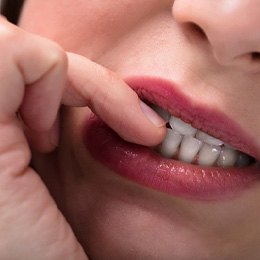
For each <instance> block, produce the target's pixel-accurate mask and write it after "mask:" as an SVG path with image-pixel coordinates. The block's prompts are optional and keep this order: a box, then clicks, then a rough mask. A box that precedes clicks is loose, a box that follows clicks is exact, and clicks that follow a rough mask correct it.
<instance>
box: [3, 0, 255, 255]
mask: <svg viewBox="0 0 260 260" xmlns="http://www.w3.org/2000/svg"><path fill="white" fill-rule="evenodd" d="M259 9H260V5H259V2H258V1H257V0H251V1H245V0H241V1H239V0H237V1H224V0H223V1H215V2H214V3H213V2H212V1H208V0H196V1H195V0H194V1H189V0H175V1H170V0H144V1H133V0H123V1H120V2H119V1H116V0H111V1H103V0H93V1H85V0H78V1H77V4H75V1H70V0H65V1H60V2H58V1H50V0H49V1H40V0H28V1H27V2H26V5H25V8H24V12H23V15H22V19H21V23H20V24H21V27H22V28H24V29H26V30H27V31H30V32H32V33H36V34H40V35H41V36H44V37H47V38H49V39H51V40H53V41H56V42H57V43H58V44H59V45H60V46H62V48H63V49H64V50H66V51H69V52H73V53H77V54H79V55H82V56H85V57H86V58H88V59H91V60H92V61H94V62H95V63H97V64H99V65H101V66H105V67H106V68H108V69H109V70H111V71H113V75H116V76H113V77H112V79H109V78H108V81H109V82H111V84H107V85H106V86H103V87H102V88H99V89H109V90H110V89H111V90H113V89H114V85H116V84H118V81H120V80H119V79H124V78H126V77H129V76H133V75H150V76H151V75H152V76H159V77H163V78H166V79H169V80H173V81H175V82H177V83H178V86H180V88H182V91H183V92H184V93H186V94H187V95H188V96H190V97H192V98H193V100H194V101H198V102H200V103H201V104H204V105H205V107H206V108H207V107H208V108H210V107H212V106H213V107H215V108H217V109H218V110H220V111H222V112H223V113H225V114H226V115H228V116H229V117H230V118H232V119H233V120H235V121H236V122H237V123H238V124H239V125H240V126H241V127H242V128H243V129H244V130H245V132H246V133H247V134H248V135H249V136H251V137H252V138H254V140H255V142H256V143H257V145H258V147H259V148H260V141H259V140H260V138H259V137H260V120H259V117H258V111H259V109H260V103H259V97H260V88H259V82H260V61H259V60H258V59H257V58H255V57H257V55H252V53H255V52H257V51H260V44H259V42H260V41H259V38H260V31H259V30H258V26H257V24H259V22H260V21H259V15H258V14H259ZM214 17H218V19H213V18H214ZM238 18H239V19H238ZM198 28H200V29H198ZM45 48H46V47H45ZM61 52H62V51H61ZM62 53H63V52H62ZM63 54H64V53H63ZM61 56H62V57H63V55H61ZM65 56H66V55H65ZM44 57H45V55H44ZM59 57H60V56H59ZM122 57H123V58H122ZM67 58H68V60H69V70H68V71H69V73H68V75H69V79H70V80H69V82H70V83H71V82H72V86H74V87H73V88H71V89H72V90H71V91H65V93H67V94H64V95H62V97H60V100H62V101H63V103H65V104H66V105H73V106H83V105H89V104H91V103H92V102H86V103H85V100H88V95H85V96H84V95H82V94H80V95H79V93H86V92H85V88H86V89H89V88H90V89H91V86H92V84H90V83H92V82H93V81H90V80H89V78H91V79H92V77H90V76H89V77H86V78H85V76H84V75H83V76H82V74H84V73H82V67H83V68H84V69H86V70H87V71H88V72H89V71H90V72H89V75H94V76H93V78H94V79H95V78H98V77H95V75H96V74H95V73H94V72H91V69H89V68H93V66H95V63H94V64H92V63H91V65H90V66H88V65H89V60H85V59H83V60H82V57H79V56H74V55H72V56H67ZM77 59H79V60H77ZM24 60H26V59H24ZM81 62H83V63H81ZM65 63H66V62H65ZM47 64H49V66H47V67H48V68H49V67H51V66H50V65H51V64H53V63H52V62H49V63H48V62H47ZM54 64H56V62H54ZM58 64H64V62H58ZM77 65H78V66H77ZM28 71H29V70H28ZM43 71H45V70H44V69H43ZM75 71H76V72H78V73H75ZM94 71H96V70H95V69H94ZM65 74H66V73H65ZM85 74H86V75H88V73H85ZM28 75H31V74H28ZM99 75H100V77H101V78H105V76H106V75H107V74H106V73H104V74H103V73H100V74H99ZM109 75H110V74H109ZM9 78H10V76H9ZM38 78H39V76H38V77H36V79H38ZM62 78H63V77H62ZM114 78H116V79H118V80H115V81H114ZM106 79H107V78H105V80H104V81H103V82H107V80H106ZM34 81H35V79H34V80H32V82H31V81H28V82H27V81H26V80H25V84H26V83H27V84H28V83H33V82H34ZM52 82H60V80H59V79H56V80H52ZM95 82H97V81H95ZM98 82H99V84H98V85H104V84H101V83H100V82H102V80H100V81H98ZM120 82H121V81H120ZM73 83H74V84H73ZM44 85H45V84H44ZM64 85H65V87H66V86H67V84H66V83H65V84H63V86H64ZM69 85H71V84H69ZM94 85H95V84H94ZM122 85H123V83H122V82H121V85H120V87H119V89H122V88H124V87H123V86H122ZM79 86H81V87H80V88H79ZM74 89H76V91H73V90H74ZM79 89H80V90H79ZM55 91H56V90H55ZM117 91H118V92H119V90H117ZM87 93H88V92H87ZM95 93H100V92H95ZM57 95H58V94H56V96H57ZM82 96H83V97H82ZM130 98H131V95H129V99H130ZM94 100H99V101H95V102H94V103H95V104H97V105H96V106H95V105H94V106H91V108H92V109H94V110H95V111H96V110H97V111H98V113H99V114H101V115H104V117H105V118H106V119H107V122H108V123H109V122H112V126H114V128H115V130H116V131H117V132H119V133H120V134H121V136H122V137H124V138H125V139H127V138H129V134H127V133H125V132H124V131H126V130H125V129H128V128H127V127H124V128H123V129H124V130H123V129H121V130H120V127H119V128H116V125H117V124H115V123H114V122H122V118H119V119H118V120H119V121H117V120H116V119H115V118H114V117H113V116H112V117H110V116H106V115H105V112H104V111H105V110H106V109H105V108H106V106H104V107H103V108H104V109H103V110H102V109H101V110H99V109H100V107H101V108H102V105H100V101H102V99H99V95H96V96H94ZM103 100H104V99H103ZM126 100H127V99H126ZM25 101H26V100H25ZM129 102H130V101H129ZM132 102H133V100H132ZM25 103H27V102H25ZM35 103H36V102H35ZM57 103H58V104H59V103H60V102H57V101H56V103H55V104H56V110H57ZM101 103H102V102H101ZM17 104H19V102H17ZM113 104H114V108H115V106H116V105H118V104H115V103H113ZM121 106H122V107H123V106H124V105H123V103H121ZM17 107H19V105H17V106H16V107H15V108H14V109H13V111H12V113H14V112H15V111H16V110H17ZM135 107H136V106H135ZM23 109H24V110H23ZM51 110H52V113H54V112H53V111H54V110H55V109H54V108H53V109H51ZM111 110H112V109H111ZM22 111H25V112H24V113H25V115H27V114H28V111H30V109H26V105H25V108H23V106H22ZM48 111H49V110H48ZM100 111H101V112H100ZM102 111H103V112H102ZM126 113H127V112H126ZM54 114H55V113H54ZM109 115H110V113H109ZM60 116H61V125H60V129H61V131H60V143H59V146H58V147H57V149H56V150H55V151H54V152H52V153H50V154H47V155H43V154H41V153H39V152H37V151H35V152H34V154H33V165H34V167H35V169H36V170H37V171H38V173H39V174H40V175H41V177H42V178H43V180H44V181H45V183H46V185H47V188H48V189H49V191H50V192H51V195H52V196H53V197H54V199H55V201H56V203H57V205H58V207H59V209H60V210H61V211H62V213H63V214H64V215H65V217H66V219H67V221H68V222H69V224H70V226H71V227H72V230H73V231H74V233H75V235H76V238H77V239H78V241H79V242H80V244H81V245H82V247H83V248H84V250H85V252H87V254H88V255H89V256H90V258H92V259H107V258H110V259H259V258H260V251H259V243H260V225H259V216H260V203H259V198H260V185H259V184H257V185H255V186H254V187H252V188H250V189H249V190H247V191H246V192H244V193H243V194H241V195H240V196H238V197H236V198H233V199H232V200H225V201H215V202H201V201H191V200H185V199H181V198H176V197H173V196H168V195H165V194H161V193H158V192H155V191H152V190H149V189H146V188H143V187H140V186H138V185H136V184H134V183H131V182H128V181H126V180H124V179H123V178H120V177H118V176H117V175H115V174H114V173H112V172H110V171H108V170H107V169H106V168H104V167H103V166H102V165H100V164H98V163H97V162H96V161H94V160H93V159H92V158H91V156H90V155H89V154H88V152H87V151H86V149H85V148H84V147H83V143H82V139H81V129H82V125H83V124H84V122H85V121H86V120H87V119H88V118H89V116H90V110H89V108H87V107H82V108H71V107H63V108H62V113H61V114H60ZM4 119H5V118H4ZM141 119H142V120H143V121H142V120H141ZM2 120H3V119H2ZM54 120H55V116H54V118H53V117H52V120H51V122H52V123H53V121H54ZM120 120H121V121H120ZM129 120H130V121H129V122H132V121H133V117H132V118H131V117H129ZM131 120H132V121H131ZM25 121H26V118H25ZM33 121H35V118H34V120H33V119H31V118H30V116H29V118H28V122H33ZM39 121H40V120H39ZM136 121H137V122H138V124H139V125H141V126H143V125H144V124H145V123H144V118H141V116H140V119H138V118H137V119H136ZM2 122H3V121H2ZM36 122H37V120H36ZM124 123H125V120H124ZM132 123H133V122H132ZM132 123H131V124H132ZM147 123H148V122H147ZM27 124H29V125H30V123H27ZM131 124H129V127H131ZM33 125H34V124H33ZM50 125H52V124H51V123H49V124H48V127H47V129H48V130H49V128H50ZM119 125H120V124H119ZM121 126H122V124H121ZM151 127H152V125H149V126H148V125H147V128H145V126H144V128H145V129H148V128H149V129H151ZM132 128H133V129H134V127H133V126H132ZM144 128H142V129H140V132H138V133H139V134H138V133H135V134H134V136H135V137H133V136H132V137H131V138H132V139H130V140H133V141H135V142H137V143H145V144H147V145H149V141H148V140H144V139H143V138H142V135H141V134H140V133H142V131H144ZM40 129H41V128H40ZM36 130H38V131H39V129H36ZM41 130H42V129H41ZM154 130H155V129H154ZM157 130H158V129H157ZM34 131H35V129H34V130H33V131H29V133H28V134H27V136H28V138H29V140H30V142H31V143H32V144H33V145H34V147H35V148H36V150H46V151H47V150H50V149H51V148H53V147H52V146H50V147H47V148H46V147H42V146H43V145H44V144H45V142H44V140H45V139H44V140H42V141H35V140H36V136H37V133H35V132H34ZM158 131H159V130H158ZM160 131H161V132H160V133H159V132H157V134H158V135H156V132H153V134H154V136H157V138H158V139H156V140H157V141H158V142H159V141H160V138H162V136H163V130H162V129H160ZM136 136H137V138H136ZM140 136H141V139H140V138H139V137H140ZM151 136H152V134H151ZM151 139H152V138H151ZM140 140H141V141H140ZM150 144H151V143H150ZM27 149H28V147H27ZM18 150H19V149H18ZM12 160H14V159H13V158H12ZM26 163H28V159H27V161H26V162H25V165H26ZM16 171H17V169H16ZM18 172H19V171H18ZM23 176H28V175H27V174H25V175H23ZM27 178H29V177H27ZM28 181H30V182H31V180H28ZM2 183H3V181H2ZM38 185H39V186H40V187H44V186H43V185H42V184H38ZM37 187H38V186H37ZM37 190H38V189H37ZM34 192H35V191H31V193H28V194H34ZM46 196H47V195H46ZM28 197H29V195H28ZM48 198H49V199H48V200H47V205H52V207H54V205H55V204H54V202H53V201H51V199H50V197H48ZM31 203H32V204H33V202H31ZM28 205H31V204H28ZM29 208H31V207H29ZM43 208H44V207H42V208H41V209H43ZM8 210H9V209H7V210H6V212H9V211H8ZM40 212H42V211H40ZM54 212H55V211H54ZM40 215H41V213H40ZM47 219H49V218H47ZM37 223H38V222H37ZM48 223H51V224H52V225H50V226H49V227H47V228H46V227H45V226H39V225H36V227H40V228H41V230H43V229H44V228H45V230H52V228H53V227H54V226H56V225H54V224H53V223H56V222H53V220H52V219H50V221H49V222H48ZM62 223H63V228H64V227H66V228H68V227H69V225H68V224H67V223H65V222H62ZM14 225H15V224H14ZM66 228H65V229H66ZM28 229H29V228H28ZM29 230H32V231H33V232H32V233H33V235H34V236H35V234H37V232H36V231H35V230H37V229H35V226H32V227H30V229H29ZM63 230H64V229H63ZM37 231H38V230H37ZM38 232H39V231H38ZM69 234H70V236H65V237H72V241H73V242H71V245H74V247H73V246H72V247H70V246H67V247H66V248H72V250H71V251H73V252H75V251H74V250H73V248H75V245H76V247H78V244H77V242H76V239H75V238H74V237H73V235H72V233H69ZM32 237H33V236H32ZM11 238H12V237H11ZM11 238H10V241H12V240H11ZM46 239H47V238H46ZM13 241H14V240H13ZM28 241H30V240H28ZM32 241H34V240H32ZM35 241H37V240H35ZM28 243H29V242H28ZM50 243H51V244H52V243H53V242H52V241H51V242H50ZM61 244H62V243H57V244H56V245H57V246H56V247H55V249H56V251H57V252H62V250H63V249H64V248H62V247H61ZM54 251H55V250H54ZM76 251H77V250H76ZM77 252H80V253H79V254H81V257H84V256H82V251H81V250H79V251H77ZM27 259H28V258H27ZM57 259H60V258H57ZM71 259H73V255H72V258H71ZM75 259H80V258H75ZM83 259H84V258H83Z"/></svg>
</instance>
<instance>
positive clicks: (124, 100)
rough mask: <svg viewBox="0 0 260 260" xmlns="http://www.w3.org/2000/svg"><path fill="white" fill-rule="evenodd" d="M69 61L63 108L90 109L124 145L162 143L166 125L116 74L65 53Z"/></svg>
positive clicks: (78, 56) (85, 59)
mask: <svg viewBox="0 0 260 260" xmlns="http://www.w3.org/2000/svg"><path fill="white" fill-rule="evenodd" d="M68 58H69V59H68V60H69V67H68V77H69V84H68V86H67V89H66V91H65V94H64V96H63V104H65V105H69V106H89V107H90V108H91V109H92V111H93V112H94V113H96V114H97V115H98V116H99V117H100V118H101V119H102V120H103V121H104V122H105V123H106V124H107V125H108V126H110V127H111V128H112V129H113V130H115V131H116V132H117V133H118V134H119V135H120V136H121V137H122V138H123V139H125V140H126V141H129V142H134V143H137V144H142V145H146V146H154V145H157V144H159V143H160V142H161V141H162V140H163V138H164V136H165V131H166V128H165V121H164V120H163V119H162V118H161V117H159V115H158V114H156V113H155V112H154V111H153V110H152V109H151V108H150V107H148V106H147V105H146V104H145V103H143V102H142V101H141V100H140V99H139V98H138V96H137V94H136V93H135V92H134V91H133V90H132V89H131V88H130V87H129V86H128V85H127V84H126V83H125V82H124V81H123V80H121V79H120V78H119V77H118V76H117V75H116V74H115V73H113V72H112V71H110V70H108V69H106V68H104V67H102V66H100V65H98V64H96V63H94V62H92V61H90V60H88V59H87V58H84V57H82V56H80V55H76V54H72V53H68ZM119 108H120V113H118V111H119V110H118V109H119Z"/></svg>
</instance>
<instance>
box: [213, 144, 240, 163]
mask: <svg viewBox="0 0 260 260" xmlns="http://www.w3.org/2000/svg"><path fill="white" fill-rule="evenodd" d="M237 158H238V153H237V151H235V150H233V149H230V148H227V147H224V148H222V150H221V153H220V155H219V158H218V161H217V164H218V166H222V167H232V166H234V165H235V164H236V161H237Z"/></svg>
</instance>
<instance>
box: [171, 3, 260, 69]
mask: <svg viewBox="0 0 260 260" xmlns="http://www.w3.org/2000/svg"><path fill="white" fill-rule="evenodd" d="M259 13H260V3H259V4H256V3H252V4H250V3H249V2H248V1H245V0H236V1H232V4H230V3H229V4H228V3H226V1H208V0H192V1H191V0H175V1H174V4H173V16H174V18H175V20H176V21H177V22H178V23H180V24H195V25H196V27H197V28H199V31H200V32H203V34H204V35H205V37H204V38H205V39H207V43H208V44H209V45H210V49H211V52H212V53H211V54H212V55H213V57H214V58H215V60H216V61H217V62H218V63H219V64H221V65H225V66H227V65H228V66H229V65H235V66H239V67H241V68H245V69H248V68H249V67H248V66H250V67H252V68H253V70H255V69H256V67H259V71H260V59H259V57H260V55H259V53H260V30H259V29H258V28H259V26H258V24H259V23H260V15H259ZM196 31H197V32H198V30H191V31H190V33H194V32H195V33H196Z"/></svg>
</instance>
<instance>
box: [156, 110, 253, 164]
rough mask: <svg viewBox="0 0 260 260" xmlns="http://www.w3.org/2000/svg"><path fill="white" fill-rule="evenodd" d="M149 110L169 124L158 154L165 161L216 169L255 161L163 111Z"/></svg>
mask: <svg viewBox="0 0 260 260" xmlns="http://www.w3.org/2000/svg"><path fill="white" fill-rule="evenodd" d="M152 108H153V109H154V110H155V111H156V112H157V113H158V114H159V115H160V116H161V117H163V118H164V120H166V121H167V122H168V124H167V127H168V128H167V132H166V136H165V138H164V140H163V142H162V143H161V144H160V145H159V146H158V147H157V149H156V150H157V151H158V152H159V153H160V154H161V155H162V156H163V157H166V158H170V159H177V160H180V161H183V162H186V163H192V164H198V165H202V166H217V167H246V166H248V165H250V164H252V163H253V162H254V161H255V160H254V159H253V158H252V157H251V156H249V155H247V154H245V153H242V152H240V151H238V150H236V149H235V148H233V147H231V146H230V145H228V144H225V143H224V142H223V141H222V140H220V139H217V138H215V137H213V136H210V135H209V134H207V133H205V132H203V131H201V130H198V129H196V128H194V127H193V126H192V125H191V124H189V123H186V122H184V121H183V120H181V119H180V118H177V117H174V116H172V115H170V114H169V113H168V112H167V111H165V110H163V109H162V108H160V107H158V106H156V105H152Z"/></svg>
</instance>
